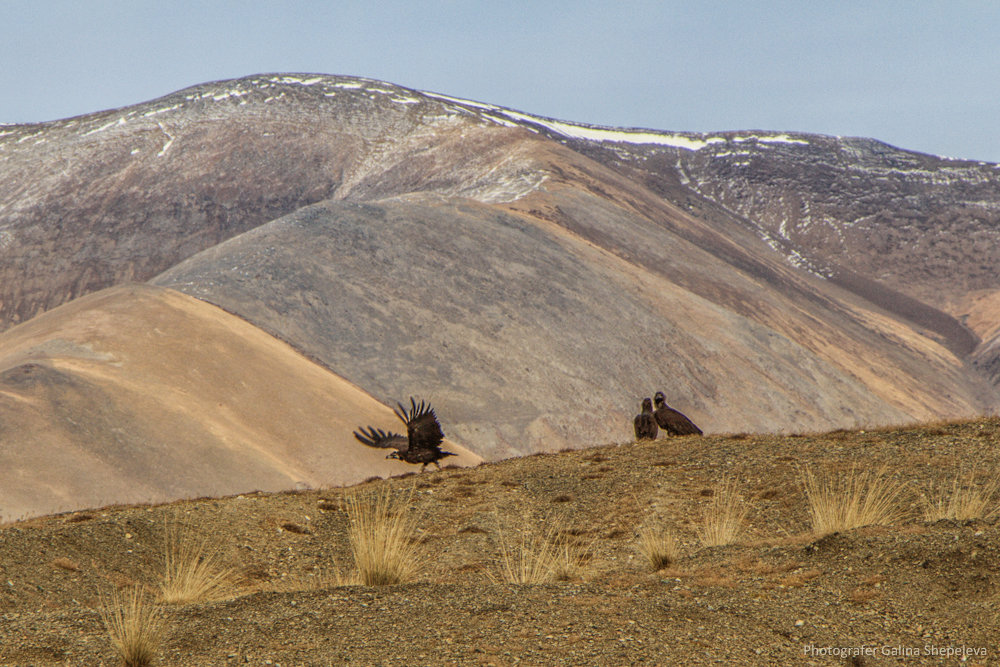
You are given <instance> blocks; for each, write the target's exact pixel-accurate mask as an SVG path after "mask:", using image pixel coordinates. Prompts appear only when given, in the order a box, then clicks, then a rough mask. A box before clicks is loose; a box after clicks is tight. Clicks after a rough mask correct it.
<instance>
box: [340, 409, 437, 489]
mask: <svg viewBox="0 0 1000 667" xmlns="http://www.w3.org/2000/svg"><path fill="white" fill-rule="evenodd" d="M392 411H393V412H394V413H396V416H397V417H398V418H399V420H400V421H401V422H403V423H404V424H406V435H405V436H403V435H400V434H398V433H393V432H392V431H388V432H387V431H383V430H382V429H380V428H375V427H374V426H368V427H362V428H359V429H358V430H359V431H361V432H360V433H358V431H354V437H355V438H357V439H358V441H359V442H361V443H362V444H364V445H368V446H369V447H378V448H380V449H395V450H396V451H394V452H389V454H388V455H386V457H385V458H387V459H399V460H400V461H405V462H407V463H413V464H416V463H423V464H424V465H423V467H422V468H421V469H420V472H423V471H424V470H425V469H426V468H427V465H428V464H429V463H433V464H434V465H436V466H437V468H438V470H440V469H441V464H440V463H438V461H439V460H441V459H443V458H445V457H446V456H456V454H455V453H454V452H446V451H444V450H442V449H441V442H442V441H443V440H444V431H442V430H441V424H440V423H438V419H437V415H435V414H434V408H432V407H431V406H430V405H427V404H426V403H424V401H420V405H417V402H416V401H415V400H414V399H413V397H412V396H411V397H410V409H409V410H407V409H406V408H404V407H403V406H402V404H400V403H396V407H395V408H393V409H392Z"/></svg>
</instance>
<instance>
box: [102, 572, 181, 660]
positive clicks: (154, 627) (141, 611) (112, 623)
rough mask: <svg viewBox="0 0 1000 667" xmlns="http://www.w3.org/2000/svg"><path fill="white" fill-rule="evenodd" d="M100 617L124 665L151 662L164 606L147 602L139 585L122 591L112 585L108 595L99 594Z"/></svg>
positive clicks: (159, 631)
mask: <svg viewBox="0 0 1000 667" xmlns="http://www.w3.org/2000/svg"><path fill="white" fill-rule="evenodd" d="M100 612H101V619H102V620H103V621H104V627H105V628H107V631H108V637H109V638H110V639H111V645H112V646H113V647H114V649H115V652H116V653H117V654H118V657H119V658H120V659H121V661H122V664H123V665H125V666H126V667H145V666H146V665H150V664H152V662H153V660H154V659H155V658H156V651H157V649H158V648H159V646H160V641H161V640H162V638H163V632H164V629H165V620H164V617H163V610H162V609H161V608H160V607H158V606H157V605H155V604H151V603H149V602H147V601H146V600H145V599H144V598H143V595H142V588H141V587H140V586H132V587H130V588H129V589H127V591H126V592H123V591H122V590H120V589H117V588H116V589H115V590H114V591H113V592H112V593H111V598H110V599H106V598H105V597H104V596H103V594H102V595H101V608H100Z"/></svg>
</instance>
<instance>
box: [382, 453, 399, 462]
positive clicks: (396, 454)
mask: <svg viewBox="0 0 1000 667" xmlns="http://www.w3.org/2000/svg"><path fill="white" fill-rule="evenodd" d="M385 458H387V459H397V460H398V459H399V452H389V453H388V454H386V456H385Z"/></svg>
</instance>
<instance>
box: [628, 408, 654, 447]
mask: <svg viewBox="0 0 1000 667" xmlns="http://www.w3.org/2000/svg"><path fill="white" fill-rule="evenodd" d="M632 424H633V425H634V426H635V439H636V440H655V439H656V432H657V430H658V429H657V427H656V417H654V416H653V401H651V400H649V399H648V398H644V399H642V412H640V413H639V414H637V415H636V416H635V420H634V421H633V422H632Z"/></svg>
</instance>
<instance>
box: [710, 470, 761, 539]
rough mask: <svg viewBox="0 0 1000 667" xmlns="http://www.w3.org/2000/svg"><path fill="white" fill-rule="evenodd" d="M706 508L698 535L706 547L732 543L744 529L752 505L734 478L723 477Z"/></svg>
mask: <svg viewBox="0 0 1000 667" xmlns="http://www.w3.org/2000/svg"><path fill="white" fill-rule="evenodd" d="M711 498H712V500H711V502H709V504H708V506H707V507H706V508H705V513H704V515H703V517H702V524H701V528H700V529H699V531H698V537H699V539H700V540H701V543H702V544H704V545H705V546H706V547H719V546H723V545H725V544H732V543H733V542H735V541H736V538H737V537H738V536H739V534H740V532H741V531H742V530H743V526H744V523H745V522H746V518H747V514H748V513H749V511H750V506H749V505H748V504H746V503H745V502H744V500H743V496H742V494H741V493H740V490H739V486H738V485H737V483H736V480H735V479H733V478H723V480H722V482H721V483H720V484H719V485H718V486H717V487H715V489H714V493H713V495H712V496H711Z"/></svg>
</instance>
